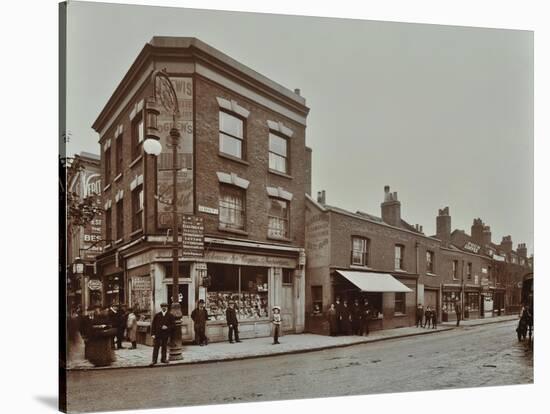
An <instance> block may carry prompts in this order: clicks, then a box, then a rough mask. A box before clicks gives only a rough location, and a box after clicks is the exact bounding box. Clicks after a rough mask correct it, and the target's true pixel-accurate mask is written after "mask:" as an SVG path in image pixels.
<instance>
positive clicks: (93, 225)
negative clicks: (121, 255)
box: [67, 152, 103, 310]
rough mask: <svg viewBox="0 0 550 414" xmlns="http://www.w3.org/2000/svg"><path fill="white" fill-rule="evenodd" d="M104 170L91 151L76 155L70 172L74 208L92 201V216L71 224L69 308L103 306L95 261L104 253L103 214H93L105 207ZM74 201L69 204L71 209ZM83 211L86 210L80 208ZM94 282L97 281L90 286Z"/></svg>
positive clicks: (68, 264)
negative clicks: (102, 179) (103, 205)
mask: <svg viewBox="0 0 550 414" xmlns="http://www.w3.org/2000/svg"><path fill="white" fill-rule="evenodd" d="M101 190H102V186H101V170H100V160H99V155H96V154H91V153H88V152H81V153H80V154H76V155H75V156H74V159H73V160H72V164H71V166H70V168H68V169H67V197H68V199H69V200H73V203H75V204H74V205H80V206H82V205H83V204H82V203H84V202H85V200H89V202H90V205H89V206H90V207H88V208H87V212H88V213H90V216H89V217H88V218H86V219H84V218H83V217H71V212H70V207H69V220H68V221H67V266H68V269H67V283H68V286H67V297H68V303H67V305H68V309H73V308H75V307H77V306H80V307H81V308H82V309H83V310H86V309H87V308H88V307H89V306H92V305H96V304H100V303H101V291H100V290H98V286H99V284H98V283H97V281H98V275H97V273H96V272H95V258H96V256H97V255H98V254H100V253H101V252H102V249H103V247H102V246H103V243H102V240H101V222H102V215H101V214H94V215H92V213H91V211H92V209H94V208H95V209H100V208H101ZM70 205H71V202H69V206H70ZM79 210H80V211H82V210H83V209H82V208H79ZM77 262H79V263H81V264H82V270H83V272H82V273H77V272H76V271H75V270H76V269H74V268H75V264H76V263H77ZM90 280H92V281H93V282H91V283H90Z"/></svg>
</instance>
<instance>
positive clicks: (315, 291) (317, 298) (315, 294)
mask: <svg viewBox="0 0 550 414" xmlns="http://www.w3.org/2000/svg"><path fill="white" fill-rule="evenodd" d="M311 299H312V306H313V308H312V312H313V313H314V314H315V313H316V312H322V311H323V286H312V287H311Z"/></svg>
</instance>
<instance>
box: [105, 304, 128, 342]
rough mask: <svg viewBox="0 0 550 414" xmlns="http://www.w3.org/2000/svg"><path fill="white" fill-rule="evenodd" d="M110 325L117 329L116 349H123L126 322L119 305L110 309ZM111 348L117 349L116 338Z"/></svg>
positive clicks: (113, 339)
mask: <svg viewBox="0 0 550 414" xmlns="http://www.w3.org/2000/svg"><path fill="white" fill-rule="evenodd" d="M107 312H108V315H109V325H111V327H113V328H115V329H116V349H122V340H123V339H124V329H125V328H126V321H125V320H124V312H123V311H122V310H121V309H119V307H118V306H117V305H114V304H113V305H111V307H110V308H109V309H108V311H107ZM111 348H112V349H115V338H114V337H113V338H112V342H111Z"/></svg>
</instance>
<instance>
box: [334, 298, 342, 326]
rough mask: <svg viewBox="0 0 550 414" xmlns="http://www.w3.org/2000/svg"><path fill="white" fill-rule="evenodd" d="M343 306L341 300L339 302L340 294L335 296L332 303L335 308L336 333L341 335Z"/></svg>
mask: <svg viewBox="0 0 550 414" xmlns="http://www.w3.org/2000/svg"><path fill="white" fill-rule="evenodd" d="M343 307H344V306H343V305H342V302H340V296H336V303H335V304H334V308H335V309H336V323H337V328H336V335H341V334H342V332H343V330H342V308H343Z"/></svg>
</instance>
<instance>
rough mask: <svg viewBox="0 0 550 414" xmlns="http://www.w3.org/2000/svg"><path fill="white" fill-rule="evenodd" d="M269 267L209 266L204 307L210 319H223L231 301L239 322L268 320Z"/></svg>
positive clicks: (213, 264)
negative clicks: (208, 280) (208, 281)
mask: <svg viewBox="0 0 550 414" xmlns="http://www.w3.org/2000/svg"><path fill="white" fill-rule="evenodd" d="M267 271H268V268H266V267H254V266H234V265H223V264H215V263H209V264H208V275H209V276H210V281H211V282H210V287H209V288H208V292H207V295H206V307H207V310H208V314H209V315H210V319H211V320H222V321H223V320H225V312H226V310H227V307H228V304H229V301H230V300H233V301H234V302H235V307H236V309H237V317H238V318H239V320H257V319H265V318H268V317H269V307H268V281H267V280H268V278H267Z"/></svg>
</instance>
